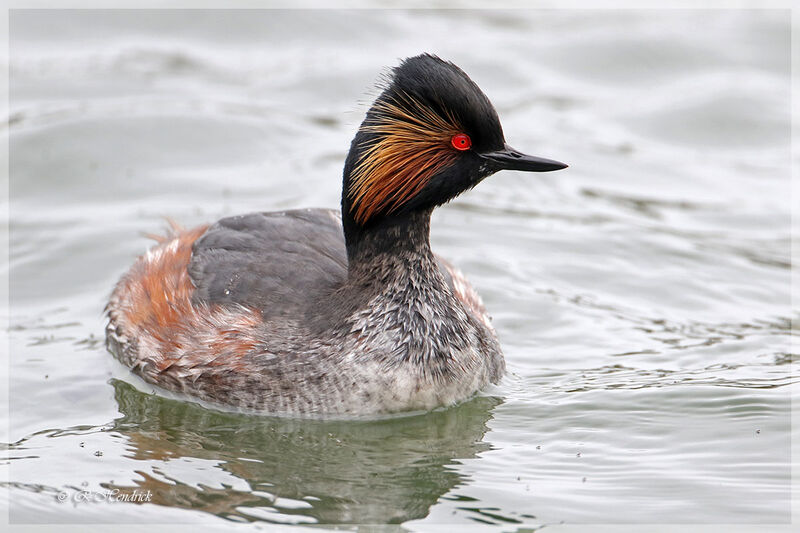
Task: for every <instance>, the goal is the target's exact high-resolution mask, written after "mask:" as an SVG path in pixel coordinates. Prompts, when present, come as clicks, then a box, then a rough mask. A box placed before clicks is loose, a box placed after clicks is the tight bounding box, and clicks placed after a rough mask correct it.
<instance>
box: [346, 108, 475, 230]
mask: <svg viewBox="0 0 800 533" xmlns="http://www.w3.org/2000/svg"><path fill="white" fill-rule="evenodd" d="M371 116H372V117H373V118H372V120H369V119H368V121H365V123H364V124H363V125H362V127H361V130H362V131H365V132H369V133H374V134H377V138H376V140H373V141H371V142H370V143H369V144H367V145H364V146H362V147H361V148H362V155H361V159H360V160H359V162H358V164H357V165H356V167H355V169H354V171H353V174H352V176H351V179H350V186H349V188H348V195H349V196H350V199H351V200H352V207H351V211H352V212H353V217H354V218H355V221H356V222H357V223H359V224H362V225H363V224H364V223H365V222H367V221H368V220H369V219H370V218H372V217H373V216H375V215H376V214H378V213H381V212H383V213H386V214H389V213H392V212H394V211H396V210H397V209H399V208H400V207H402V206H403V205H404V204H405V203H406V202H408V201H409V200H411V199H412V198H413V197H414V196H416V195H417V194H418V193H419V192H420V191H421V190H422V189H423V188H424V187H425V185H426V184H427V183H428V182H429V181H430V179H431V178H432V177H433V176H434V175H436V174H437V173H438V172H440V171H441V170H442V169H444V168H446V167H447V166H449V165H451V164H452V163H453V162H454V161H455V160H456V159H457V157H458V154H457V152H456V151H454V150H453V148H452V146H451V142H450V141H451V139H452V138H453V136H454V135H456V134H458V133H461V132H462V129H461V127H460V126H459V125H458V123H457V121H456V120H455V118H454V117H453V116H451V115H450V114H448V115H447V116H446V117H442V116H440V115H439V114H438V113H436V112H435V111H433V110H432V109H430V108H429V107H427V106H425V105H424V104H422V103H421V102H419V101H418V100H417V99H415V98H413V97H411V96H410V95H408V94H405V93H400V94H398V95H397V96H396V97H395V98H393V99H391V100H380V101H378V102H376V103H375V105H374V106H373V108H372V110H371Z"/></svg>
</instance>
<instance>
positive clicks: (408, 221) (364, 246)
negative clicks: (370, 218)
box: [342, 210, 433, 276]
mask: <svg viewBox="0 0 800 533" xmlns="http://www.w3.org/2000/svg"><path fill="white" fill-rule="evenodd" d="M431 211H432V210H424V211H415V212H412V213H404V214H403V215H398V216H396V217H385V218H382V219H381V220H378V221H374V222H371V223H369V224H367V225H366V226H359V225H358V224H356V223H355V222H354V221H353V220H352V217H349V216H348V215H346V214H344V215H343V217H342V218H343V225H344V236H345V243H346V245H347V261H348V265H349V266H348V270H349V272H350V275H351V276H353V275H354V274H359V273H361V272H362V271H363V270H365V269H367V270H369V269H372V268H374V267H375V266H377V265H378V264H382V265H384V266H390V265H391V266H395V267H401V266H402V265H401V263H402V264H405V263H408V264H406V265H405V267H406V268H409V267H410V268H414V267H415V265H413V264H418V263H419V262H420V261H423V262H428V261H431V260H433V252H431V245H430V225H431ZM348 218H351V220H349V221H348V220H347V219H348ZM367 274H368V273H367ZM374 274H375V273H374V272H373V274H372V275H374Z"/></svg>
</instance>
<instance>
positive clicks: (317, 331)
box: [106, 54, 566, 416]
mask: <svg viewBox="0 0 800 533" xmlns="http://www.w3.org/2000/svg"><path fill="white" fill-rule="evenodd" d="M565 167H566V165H564V164H563V163H559V162H557V161H551V160H548V159H542V158H538V157H532V156H527V155H524V154H521V153H519V152H517V151H516V150H514V149H512V148H510V147H509V146H508V145H506V144H505V139H504V137H503V130H502V128H501V126H500V121H499V119H498V118H497V113H496V111H495V109H494V107H493V106H492V104H491V103H490V102H489V100H488V99H487V98H486V96H485V95H484V94H483V92H481V90H480V89H479V88H478V86H477V85H476V84H475V83H474V82H473V81H472V80H471V79H470V78H469V77H468V76H467V75H466V74H465V73H464V72H463V71H462V70H461V69H459V68H458V67H457V66H455V65H453V64H452V63H449V62H446V61H443V60H441V59H439V58H438V57H436V56H433V55H428V54H423V55H420V56H417V57H412V58H409V59H406V60H404V61H403V62H402V63H401V64H400V65H399V66H398V67H396V68H394V70H393V71H392V74H391V77H390V79H389V80H388V82H387V84H386V87H385V88H384V90H383V92H382V93H381V94H380V96H378V98H377V99H376V100H375V103H374V104H373V105H372V107H371V108H370V109H369V111H368V112H367V116H366V118H365V119H364V122H363V123H362V124H361V126H360V127H359V129H358V132H357V133H356V136H355V138H354V139H353V142H352V144H351V146H350V153H349V155H348V156H347V160H346V162H345V166H344V183H343V190H342V208H341V213H339V212H338V211H334V210H328V209H300V210H294V211H284V212H273V213H253V214H249V215H242V216H235V217H230V218H225V219H222V220H220V221H219V222H217V223H216V224H214V225H212V226H210V227H208V226H203V227H199V228H195V229H192V230H180V229H175V230H174V231H173V233H172V234H171V235H169V236H167V237H165V238H163V239H162V240H161V242H159V243H158V245H156V246H155V247H154V248H152V249H151V250H150V251H148V252H147V254H145V255H144V256H142V257H140V258H139V259H138V260H137V261H136V263H135V264H134V265H133V267H132V268H131V270H130V271H129V272H128V273H127V274H125V275H124V276H123V277H122V279H121V280H120V281H119V283H118V284H117V286H116V288H115V289H114V291H113V293H112V295H111V299H110V301H109V303H108V307H107V311H108V318H109V323H108V329H107V337H106V338H107V344H108V346H109V349H110V350H111V352H112V353H113V354H114V355H115V356H116V357H117V358H118V359H119V360H120V361H121V362H122V363H124V364H125V365H126V366H128V367H130V368H131V369H132V370H133V371H134V372H135V373H137V374H139V375H140V376H142V377H143V378H144V379H145V380H146V381H148V382H150V383H153V384H156V385H159V386H161V387H163V388H164V389H168V390H171V391H177V392H182V393H187V394H189V395H191V396H193V397H196V398H199V399H201V400H205V401H208V402H212V403H217V404H224V405H229V406H233V407H238V408H243V409H247V410H256V411H262V412H268V413H275V414H288V415H305V416H314V415H350V414H354V415H360V414H376V413H389V412H396V411H406V410H420V409H431V408H434V407H437V406H442V405H450V404H453V403H456V402H459V401H461V400H464V399H466V398H468V397H469V396H471V395H472V394H474V393H475V392H476V391H478V390H479V389H481V388H482V387H484V386H486V385H487V384H488V383H490V382H491V383H496V382H498V381H499V380H500V378H501V377H502V375H503V373H504V371H505V362H504V360H503V354H502V352H501V350H500V346H499V344H498V342H497V338H496V335H495V332H494V329H493V328H492V326H491V324H490V322H489V317H488V315H487V313H486V310H485V309H484V307H483V304H482V303H481V299H480V297H479V296H478V295H477V294H476V293H475V291H474V290H473V289H472V287H471V286H470V285H469V283H468V282H467V281H466V279H464V277H463V276H462V274H461V273H460V272H459V271H458V270H457V269H455V268H454V267H453V266H452V265H450V264H449V263H447V262H446V261H445V260H443V259H442V258H440V257H438V256H437V255H435V254H434V253H433V252H432V251H431V248H430V243H429V229H430V217H431V212H432V211H433V209H434V208H435V207H436V206H438V205H441V204H444V203H446V202H448V201H449V200H451V199H452V198H454V197H456V196H458V195H459V194H461V193H462V192H464V191H466V190H467V189H471V188H472V187H474V186H475V185H477V184H478V183H479V182H480V181H482V180H483V179H484V178H486V177H487V176H489V175H491V174H493V173H495V172H497V171H498V170H501V169H513V170H526V171H534V172H544V171H550V170H558V169H561V168H565Z"/></svg>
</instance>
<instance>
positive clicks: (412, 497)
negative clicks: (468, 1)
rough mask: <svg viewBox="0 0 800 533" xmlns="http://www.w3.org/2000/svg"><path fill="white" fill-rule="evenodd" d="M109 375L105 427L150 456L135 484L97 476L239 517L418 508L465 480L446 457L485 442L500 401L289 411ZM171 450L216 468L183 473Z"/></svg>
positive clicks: (332, 519)
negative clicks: (111, 394)
mask: <svg viewBox="0 0 800 533" xmlns="http://www.w3.org/2000/svg"><path fill="white" fill-rule="evenodd" d="M112 384H113V386H114V390H115V398H116V400H117V404H118V405H119V410H120V412H121V413H122V416H121V417H120V418H118V419H116V420H115V421H114V423H113V424H112V426H111V427H110V428H109V431H111V432H116V433H119V434H121V435H122V436H123V437H124V438H126V439H127V442H128V444H129V450H130V453H129V455H128V457H129V458H130V459H135V460H138V461H143V462H147V463H149V464H148V465H147V466H144V465H143V466H142V467H141V468H138V469H136V472H137V473H138V474H139V475H140V477H141V480H137V481H136V485H135V486H122V485H115V484H113V482H112V483H107V484H105V485H104V486H105V488H107V489H114V488H117V489H120V491H131V490H132V489H134V488H135V489H139V490H140V491H146V490H149V491H150V493H151V494H152V498H151V503H152V504H156V505H164V506H169V507H172V508H186V509H194V510H202V511H205V512H208V513H211V514H214V515H217V516H220V517H223V518H228V519H231V520H239V521H241V520H243V519H244V520H248V521H253V520H265V521H270V522H282V523H327V524H331V523H350V524H378V523H402V522H405V521H407V520H414V519H419V518H423V517H425V516H426V515H427V514H428V512H429V510H430V508H431V506H432V505H433V504H434V503H436V501H437V500H438V499H439V498H440V497H441V496H443V495H445V494H447V493H448V492H449V491H451V490H453V489H455V488H456V487H458V486H459V485H461V484H463V483H465V482H467V481H468V480H469V479H468V477H467V476H465V475H464V474H463V473H460V472H459V471H458V469H457V468H454V466H453V465H456V464H458V461H459V460H461V459H469V458H473V457H476V456H477V455H478V454H480V453H481V452H485V451H487V450H489V449H491V445H490V444H489V443H487V442H484V440H483V439H484V435H485V434H486V431H487V429H488V428H487V423H488V421H489V420H490V419H491V418H492V410H493V409H494V407H495V406H497V405H498V404H500V403H501V400H500V399H499V398H496V397H489V396H481V397H477V398H474V399H472V400H470V401H469V402H466V403H464V404H461V405H459V406H456V407H452V408H449V409H443V410H438V411H432V412H429V413H425V414H420V415H412V416H403V417H396V418H386V419H383V420H371V421H370V420H297V419H284V418H275V417H260V416H251V415H245V414H236V413H223V412H219V411H213V410H209V409H205V408H203V407H200V406H198V405H195V404H191V403H188V402H183V401H177V400H171V399H167V398H163V397H160V396H157V395H151V394H145V393H143V392H141V391H139V390H137V389H136V388H134V387H133V386H131V385H130V384H127V383H125V382H122V381H118V380H113V382H112ZM180 461H183V462H186V461H189V462H191V461H206V462H208V463H209V464H215V468H216V469H219V471H218V472H213V471H212V472H210V473H209V474H208V476H207V479H206V480H204V481H205V482H204V481H199V482H198V481H197V477H198V472H197V471H196V470H197V469H196V468H195V469H194V470H193V471H191V472H187V476H186V477H187V478H191V480H189V479H180V476H178V477H177V478H176V477H175V474H174V470H175V469H169V468H164V467H166V466H167V465H169V464H170V463H175V462H180ZM183 468H184V469H185V466H183ZM164 470H169V475H166V474H164V473H162V472H163V471H164ZM179 470H180V469H179ZM212 470H213V469H212ZM220 474H222V477H223V481H222V482H221V483H220V482H219V481H218V478H219V477H220ZM231 479H235V480H236V481H237V483H235V484H232V483H231ZM212 485H216V486H212Z"/></svg>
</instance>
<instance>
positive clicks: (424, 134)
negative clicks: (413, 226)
mask: <svg viewBox="0 0 800 533" xmlns="http://www.w3.org/2000/svg"><path fill="white" fill-rule="evenodd" d="M566 166H567V165H565V164H564V163H560V162H558V161H553V160H550V159H544V158H540V157H534V156H529V155H525V154H522V153H520V152H518V151H516V150H514V149H513V148H511V147H510V146H508V145H507V144H506V143H505V137H504V136H503V128H502V127H501V126H500V120H499V119H498V117H497V112H496V111H495V109H494V106H492V103H491V102H490V101H489V99H488V98H487V97H486V95H485V94H483V92H482V91H481V90H480V88H479V87H478V86H477V85H476V84H475V82H473V81H472V80H471V79H470V78H469V76H467V75H466V74H465V73H464V72H463V71H462V70H461V69H460V68H458V67H457V66H455V65H454V64H452V63H450V62H447V61H444V60H442V59H439V58H438V57H436V56H433V55H429V54H423V55H419V56H416V57H412V58H409V59H406V60H404V61H403V62H402V63H401V64H400V65H399V66H398V67H395V68H394V69H393V70H392V72H391V73H390V76H389V78H388V80H387V84H386V86H385V88H384V90H383V92H382V93H381V94H380V96H378V98H377V99H376V100H375V103H374V104H373V105H372V107H371V108H370V109H369V111H368V112H367V116H366V118H365V119H364V122H363V123H362V124H361V126H360V128H359V130H358V133H357V134H356V136H355V138H354V139H353V143H352V145H351V147H350V153H349V155H348V157H347V162H346V164H345V169H344V187H343V191H342V214H343V221H344V224H345V234H346V235H348V234H350V235H348V241H349V240H350V238H351V237H352V234H353V233H357V232H359V231H363V230H366V229H368V228H370V227H373V226H375V225H379V224H380V223H381V222H385V221H386V220H387V219H389V220H391V219H398V218H402V217H404V216H408V215H409V214H410V213H413V212H416V211H430V210H431V209H432V208H434V207H436V206H438V205H441V204H443V203H445V202H448V201H449V200H451V199H453V198H455V197H456V196H458V195H459V194H461V193H462V192H464V191H466V190H468V189H470V188H472V187H474V186H475V185H477V184H478V183H480V182H481V181H482V180H483V179H485V178H486V177H488V176H490V175H491V174H494V173H495V172H497V171H498V170H503V169H511V170H524V171H532V172H547V171H550V170H559V169H562V168H565V167H566Z"/></svg>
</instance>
